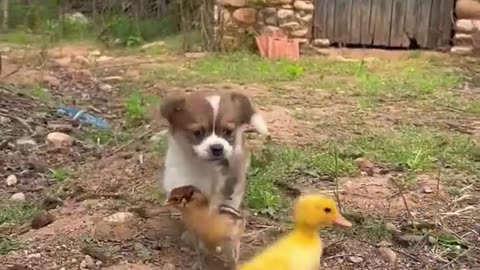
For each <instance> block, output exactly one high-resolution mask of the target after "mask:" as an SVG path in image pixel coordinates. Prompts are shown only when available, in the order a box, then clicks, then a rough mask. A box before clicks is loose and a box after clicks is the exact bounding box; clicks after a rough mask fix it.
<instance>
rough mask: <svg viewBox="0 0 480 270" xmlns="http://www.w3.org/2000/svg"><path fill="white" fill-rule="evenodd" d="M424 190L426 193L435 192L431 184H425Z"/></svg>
mask: <svg viewBox="0 0 480 270" xmlns="http://www.w3.org/2000/svg"><path fill="white" fill-rule="evenodd" d="M422 192H423V193H425V194H431V193H433V189H432V188H431V187H429V186H423V187H422Z"/></svg>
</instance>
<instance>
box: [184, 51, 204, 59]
mask: <svg viewBox="0 0 480 270" xmlns="http://www.w3.org/2000/svg"><path fill="white" fill-rule="evenodd" d="M205 56H207V53H206V52H187V53H185V57H187V58H203V57H205Z"/></svg>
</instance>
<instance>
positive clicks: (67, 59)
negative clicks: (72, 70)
mask: <svg viewBox="0 0 480 270" xmlns="http://www.w3.org/2000/svg"><path fill="white" fill-rule="evenodd" d="M54 62H55V64H57V65H58V66H61V67H66V66H69V65H70V63H71V62H72V59H71V58H70V57H69V56H67V57H63V58H57V59H55V60H54Z"/></svg>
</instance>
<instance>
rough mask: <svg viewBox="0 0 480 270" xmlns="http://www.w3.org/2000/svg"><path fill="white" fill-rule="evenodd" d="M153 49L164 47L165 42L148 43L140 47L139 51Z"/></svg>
mask: <svg viewBox="0 0 480 270" xmlns="http://www.w3.org/2000/svg"><path fill="white" fill-rule="evenodd" d="M154 47H165V41H155V42H150V43H147V44H145V45H142V47H140V49H142V50H146V49H149V48H154Z"/></svg>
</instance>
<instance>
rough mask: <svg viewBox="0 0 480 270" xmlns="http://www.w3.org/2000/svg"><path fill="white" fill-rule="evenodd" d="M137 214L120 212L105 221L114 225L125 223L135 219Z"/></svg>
mask: <svg viewBox="0 0 480 270" xmlns="http://www.w3.org/2000/svg"><path fill="white" fill-rule="evenodd" d="M134 217H135V214H133V213H130V212H118V213H115V214H113V215H111V216H108V217H106V218H105V219H104V220H105V221H107V222H112V223H125V222H130V221H132V220H133V219H134Z"/></svg>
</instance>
